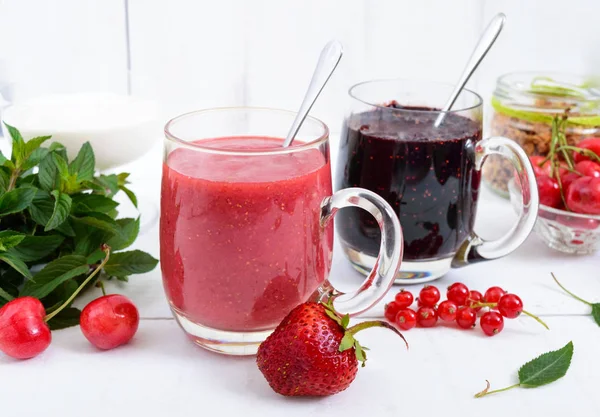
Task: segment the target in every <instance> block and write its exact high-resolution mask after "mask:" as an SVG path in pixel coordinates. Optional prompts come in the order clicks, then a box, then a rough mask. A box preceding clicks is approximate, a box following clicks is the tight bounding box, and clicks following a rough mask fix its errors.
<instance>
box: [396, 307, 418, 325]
mask: <svg viewBox="0 0 600 417" xmlns="http://www.w3.org/2000/svg"><path fill="white" fill-rule="evenodd" d="M396 325H397V326H398V327H399V328H400V329H401V330H410V329H412V328H413V327H415V326H416V325H417V313H415V312H414V311H413V310H411V309H410V308H404V309H402V310H400V311H399V312H398V314H397V315H396Z"/></svg>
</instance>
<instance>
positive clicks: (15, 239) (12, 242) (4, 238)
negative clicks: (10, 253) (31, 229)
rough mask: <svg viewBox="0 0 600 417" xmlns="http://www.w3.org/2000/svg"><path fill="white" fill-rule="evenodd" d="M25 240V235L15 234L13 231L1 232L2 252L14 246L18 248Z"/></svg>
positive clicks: (0, 248) (0, 249)
mask: <svg viewBox="0 0 600 417" xmlns="http://www.w3.org/2000/svg"><path fill="white" fill-rule="evenodd" d="M23 239H25V235H24V234H23V233H17V232H13V231H12V230H3V231H1V232H0V251H6V250H8V249H10V248H12V247H13V246H17V245H18V244H19V243H21V241H22V240H23Z"/></svg>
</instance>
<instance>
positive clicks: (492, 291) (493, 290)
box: [483, 287, 506, 303]
mask: <svg viewBox="0 0 600 417" xmlns="http://www.w3.org/2000/svg"><path fill="white" fill-rule="evenodd" d="M504 294H506V291H504V290H503V289H502V288H500V287H490V288H488V290H487V291H486V292H485V294H483V302H484V303H497V302H498V301H500V298H502V296H503V295H504Z"/></svg>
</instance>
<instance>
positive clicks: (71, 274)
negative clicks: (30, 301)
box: [20, 255, 89, 298]
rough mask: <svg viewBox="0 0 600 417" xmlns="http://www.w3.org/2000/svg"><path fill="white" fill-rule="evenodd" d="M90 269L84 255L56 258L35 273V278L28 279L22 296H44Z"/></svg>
mask: <svg viewBox="0 0 600 417" xmlns="http://www.w3.org/2000/svg"><path fill="white" fill-rule="evenodd" d="M88 271H89V266H88V264H87V260H86V258H85V257H84V256H79V255H67V256H63V257H61V258H58V259H55V260H54V261H52V262H50V263H49V264H48V265H46V266H45V267H44V269H42V270H41V271H40V272H38V273H37V274H35V276H34V277H33V279H31V280H29V281H27V282H26V283H25V285H24V286H23V289H22V290H21V293H20V296H27V295H29V296H32V297H36V298H44V297H45V296H47V295H48V294H50V293H51V292H52V291H53V290H54V289H55V288H56V287H58V286H59V285H60V284H62V283H63V282H65V281H67V280H69V279H72V278H75V277H77V276H79V275H83V274H85V273H86V272H88Z"/></svg>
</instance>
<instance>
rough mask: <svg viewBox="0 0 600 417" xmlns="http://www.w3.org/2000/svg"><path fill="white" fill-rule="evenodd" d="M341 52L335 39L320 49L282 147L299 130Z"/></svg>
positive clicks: (285, 146) (337, 61)
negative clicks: (315, 65)
mask: <svg viewBox="0 0 600 417" xmlns="http://www.w3.org/2000/svg"><path fill="white" fill-rule="evenodd" d="M343 53H344V50H343V47H342V44H341V43H340V42H338V41H336V40H333V41H329V42H328V43H327V45H325V47H324V48H323V50H322V51H321V55H320V56H319V61H318V62H317V67H316V68H315V72H314V73H313V76H312V79H311V80H310V84H309V86H308V90H307V91H306V95H305V96H304V100H302V105H301V106H300V110H298V114H297V115H296V118H295V119H294V123H292V127H291V128H290V131H289V132H288V134H287V136H286V138H285V142H284V143H283V147H284V148H287V147H288V146H290V145H291V144H292V141H293V140H294V138H295V137H296V134H298V131H299V130H300V126H302V123H304V119H306V116H308V112H309V111H310V109H311V107H312V106H313V104H314V103H315V101H316V100H317V97H319V94H321V91H323V87H325V84H327V81H329V78H330V77H331V74H332V73H333V71H334V70H335V68H336V67H337V64H338V63H339V62H340V59H341V58H342V54H343Z"/></svg>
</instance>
